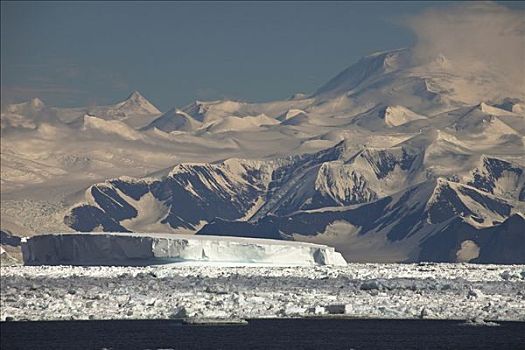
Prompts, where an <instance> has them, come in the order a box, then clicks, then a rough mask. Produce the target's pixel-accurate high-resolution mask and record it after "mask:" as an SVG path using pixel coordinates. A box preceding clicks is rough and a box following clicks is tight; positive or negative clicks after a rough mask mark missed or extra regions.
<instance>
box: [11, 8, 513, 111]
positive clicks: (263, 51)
mask: <svg viewBox="0 0 525 350" xmlns="http://www.w3.org/2000/svg"><path fill="white" fill-rule="evenodd" d="M448 5H450V3H449V4H446V3H443V2H439V3H435V2H434V3H433V2H376V3H359V2H266V3H263V2H245V3H243V2H18V3H16V2H5V1H2V3H1V7H2V8H1V9H2V18H1V26H2V29H1V49H2V53H1V59H2V72H1V73H2V77H1V78H2V79H1V87H2V103H10V102H18V101H22V100H26V99H28V98H31V97H40V98H42V99H43V100H44V102H46V103H47V104H50V105H58V106H84V105H91V104H108V103H113V102H116V101H119V100H122V99H123V98H125V97H126V96H127V95H128V94H129V93H130V92H131V91H133V90H138V91H140V92H141V93H142V94H143V95H144V96H146V97H147V98H148V99H150V100H151V101H152V102H153V103H154V104H156V105H157V107H159V108H160V109H161V110H166V109H168V108H170V107H173V106H177V107H182V106H184V105H186V104H188V103H190V102H192V101H193V100H212V99H220V98H231V99H237V100H248V101H268V100H274V99H283V98H287V97H289V96H290V95H292V94H294V93H297V92H305V93H309V92H312V91H314V90H315V89H316V88H317V87H319V86H320V85H321V84H323V83H324V82H326V81H327V80H328V79H329V78H331V77H332V76H334V75H335V74H337V73H339V72H340V71H341V70H343V69H344V68H346V67H347V66H349V65H350V64H352V63H354V62H355V61H357V60H358V59H359V58H360V57H362V56H364V55H367V54H370V53H373V52H375V51H384V50H389V49H394V48H400V47H407V46H410V45H412V44H413V43H414V40H415V35H414V34H413V33H412V32H411V31H410V30H409V29H408V27H407V26H404V25H403V22H404V21H405V19H406V18H407V17H409V16H414V15H417V14H418V13H421V12H423V11H424V10H425V9H427V8H430V7H441V6H448ZM505 6H510V7H520V8H523V4H519V3H505Z"/></svg>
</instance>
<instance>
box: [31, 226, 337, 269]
mask: <svg viewBox="0 0 525 350" xmlns="http://www.w3.org/2000/svg"><path fill="white" fill-rule="evenodd" d="M22 253H23V256H24V263H25V264H26V265H135V266H136V265H150V264H162V263H170V262H185V261H198V262H211V263H215V262H217V263H241V264H244V263H247V264H248V263H261V264H277V265H346V261H345V260H344V258H343V257H342V256H341V254H339V253H338V252H336V251H335V250H334V248H332V247H329V246H325V245H319V244H311V243H300V242H291V241H277V240H271V239H254V238H239V237H227V236H190V235H174V234H156V233H148V234H140V233H64V234H47V235H41V236H35V237H31V238H29V239H27V240H26V241H25V242H23V243H22Z"/></svg>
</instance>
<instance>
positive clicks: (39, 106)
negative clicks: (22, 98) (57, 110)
mask: <svg viewBox="0 0 525 350" xmlns="http://www.w3.org/2000/svg"><path fill="white" fill-rule="evenodd" d="M30 102H31V106H32V107H33V108H34V109H42V108H44V107H45V106H46V105H45V104H44V102H43V101H42V100H41V99H39V98H38V97H35V98H33V99H31V101H30Z"/></svg>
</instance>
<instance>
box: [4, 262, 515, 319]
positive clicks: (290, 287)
mask: <svg viewBox="0 0 525 350" xmlns="http://www.w3.org/2000/svg"><path fill="white" fill-rule="evenodd" d="M0 272H1V282H2V283H1V295H2V309H1V318H2V320H5V319H6V317H12V318H13V319H15V320H53V319H90V318H91V319H124V318H128V319H168V318H180V317H189V318H201V319H206V318H208V319H237V318H257V317H307V316H319V315H330V314H336V313H337V314H341V315H344V316H347V317H365V318H409V319H410V318H432V319H467V320H471V319H476V320H481V321H479V323H483V320H485V321H498V320H519V321H525V292H524V291H525V265H472V264H430V263H422V264H349V265H348V266H344V267H336V266H313V267H306V266H294V267H290V266H288V267H276V266H271V267H268V266H242V267H240V266H237V267H234V266H230V267H227V266H204V265H197V266H195V265H180V264H169V265H157V266H148V267H100V266H99V267H71V266H18V267H2V268H1V270H0Z"/></svg>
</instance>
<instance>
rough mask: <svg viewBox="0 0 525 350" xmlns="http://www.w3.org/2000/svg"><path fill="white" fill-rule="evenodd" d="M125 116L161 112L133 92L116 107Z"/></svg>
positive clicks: (140, 95) (139, 94) (138, 93)
mask: <svg viewBox="0 0 525 350" xmlns="http://www.w3.org/2000/svg"><path fill="white" fill-rule="evenodd" d="M117 107H118V109H119V110H125V111H126V112H127V113H126V114H128V113H129V114H133V113H135V114H160V113H161V112H160V111H159V110H158V109H157V107H155V106H154V105H153V104H152V103H151V102H150V101H148V99H146V98H145V97H144V96H142V94H141V93H140V92H138V91H133V92H132V93H131V94H130V95H129V96H128V98H127V99H126V100H125V101H123V102H121V103H119V104H118V105H117Z"/></svg>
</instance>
